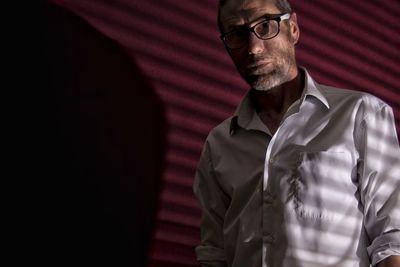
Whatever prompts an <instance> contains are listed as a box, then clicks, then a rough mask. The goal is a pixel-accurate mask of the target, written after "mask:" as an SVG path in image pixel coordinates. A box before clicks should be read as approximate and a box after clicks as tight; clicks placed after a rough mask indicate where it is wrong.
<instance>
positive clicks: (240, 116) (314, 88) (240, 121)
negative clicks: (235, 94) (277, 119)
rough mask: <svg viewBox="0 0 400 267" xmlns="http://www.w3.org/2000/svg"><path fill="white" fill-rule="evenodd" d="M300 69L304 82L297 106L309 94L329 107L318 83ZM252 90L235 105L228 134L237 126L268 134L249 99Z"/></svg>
mask: <svg viewBox="0 0 400 267" xmlns="http://www.w3.org/2000/svg"><path fill="white" fill-rule="evenodd" d="M300 69H301V70H303V71H304V74H305V75H304V76H305V83H304V89H303V94H302V96H301V98H300V101H299V102H300V105H299V108H300V107H301V105H302V104H303V102H304V101H306V99H307V98H308V97H310V96H311V97H315V98H316V99H317V100H319V101H320V102H321V103H322V104H324V106H325V107H326V108H327V109H329V103H328V101H327V99H326V96H325V92H324V91H323V89H322V88H321V87H320V86H319V85H318V83H316V82H315V81H314V80H313V78H312V77H311V76H310V74H309V73H308V72H307V70H306V69H305V68H303V67H300ZM253 90H254V89H250V90H248V91H247V93H246V94H245V96H244V97H243V99H242V101H241V102H240V104H239V106H238V107H237V109H236V111H235V113H234V115H233V117H232V120H231V123H230V135H233V134H234V133H235V130H236V129H237V127H241V128H243V129H246V130H259V131H262V132H265V133H267V134H270V133H269V130H268V128H267V127H266V126H265V124H264V123H263V122H262V121H261V119H260V117H259V116H258V114H257V112H256V111H255V109H254V105H253V103H252V100H251V97H252V92H253Z"/></svg>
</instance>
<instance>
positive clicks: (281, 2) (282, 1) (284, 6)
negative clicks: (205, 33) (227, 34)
mask: <svg viewBox="0 0 400 267" xmlns="http://www.w3.org/2000/svg"><path fill="white" fill-rule="evenodd" d="M228 1H229V0H219V2H218V15H217V23H218V28H219V31H220V33H222V32H223V27H222V22H221V12H222V7H223V6H224V5H225V4H226V3H227V2H228ZM273 1H274V3H275V6H276V7H277V8H278V10H279V11H280V12H282V13H292V7H291V6H290V3H289V2H288V1H287V0H273Z"/></svg>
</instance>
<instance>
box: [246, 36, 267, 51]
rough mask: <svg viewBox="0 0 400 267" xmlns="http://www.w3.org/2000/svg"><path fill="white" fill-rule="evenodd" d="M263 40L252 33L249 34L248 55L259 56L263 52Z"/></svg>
mask: <svg viewBox="0 0 400 267" xmlns="http://www.w3.org/2000/svg"><path fill="white" fill-rule="evenodd" d="M264 48H265V47H264V40H261V39H260V38H258V37H257V36H256V35H255V34H254V33H253V32H252V33H250V34H249V46H248V50H249V54H259V53H261V52H263V51H264Z"/></svg>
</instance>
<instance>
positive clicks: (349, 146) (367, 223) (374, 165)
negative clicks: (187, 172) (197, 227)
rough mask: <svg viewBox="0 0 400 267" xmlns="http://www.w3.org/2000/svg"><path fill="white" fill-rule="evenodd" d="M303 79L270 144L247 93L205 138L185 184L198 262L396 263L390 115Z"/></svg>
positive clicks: (367, 100)
mask: <svg viewBox="0 0 400 267" xmlns="http://www.w3.org/2000/svg"><path fill="white" fill-rule="evenodd" d="M304 72H305V74H306V75H305V79H306V81H305V83H304V84H305V88H304V90H303V94H302V96H301V97H300V99H299V100H298V101H296V102H295V103H294V104H293V106H292V107H291V108H290V109H288V112H287V114H285V119H284V120H283V123H281V125H280V126H279V128H278V130H277V131H276V133H275V134H274V136H270V135H269V134H268V130H267V127H266V126H265V125H264V124H263V123H262V121H261V119H260V118H259V116H258V114H257V112H256V110H255V109H254V108H253V107H252V105H251V99H250V94H251V90H249V92H247V93H246V95H245V96H244V98H243V99H242V101H241V103H240V104H239V106H238V108H237V109H236V111H235V113H234V115H233V116H232V117H231V118H230V119H227V120H225V121H224V122H222V123H221V124H220V125H218V126H217V127H215V128H214V129H213V130H212V131H211V132H210V134H209V135H208V137H207V141H206V146H207V147H208V148H207V149H205V151H203V153H202V156H201V158H200V164H199V166H198V170H197V172H196V177H195V183H194V186H193V188H194V192H195V195H196V197H197V198H198V199H199V203H200V205H201V208H202V210H203V217H202V221H201V228H202V231H201V233H202V244H203V245H200V246H198V247H197V249H196V253H197V257H198V259H199V261H200V263H202V262H204V263H207V266H218V264H217V263H216V264H213V260H217V259H219V260H221V259H224V260H225V261H226V263H227V265H228V266H229V267H243V266H256V267H295V266H302V267H313V266H318V267H322V266H335V267H366V266H370V265H371V264H372V265H375V264H376V263H378V262H380V261H382V260H383V259H384V258H386V257H388V256H390V255H400V252H399V249H395V248H399V247H400V218H399V217H400V216H399V214H400V203H399V202H400V198H399V197H398V193H396V192H398V191H399V186H400V177H399V173H400V148H399V144H398V140H397V134H396V129H395V126H394V116H393V111H392V109H391V108H390V107H389V106H388V105H387V104H386V103H384V102H383V101H381V100H380V99H378V98H376V97H374V96H372V95H370V94H367V93H362V92H358V91H351V90H346V89H339V88H334V87H330V86H326V85H322V84H317V83H316V82H315V81H314V80H313V79H312V78H311V77H310V75H309V74H308V73H307V71H306V70H305V69H304ZM241 129H243V130H244V131H243V130H241ZM260 131H262V132H260ZM208 161H209V162H210V164H201V162H208ZM207 174H209V175H207ZM211 176H212V177H211ZM199 182H201V183H199ZM199 184H206V185H207V187H202V188H200V187H198V186H196V185H199ZM372 189H373V190H372ZM202 190H206V191H202ZM382 207H384V208H382ZM211 210H217V211H218V214H213V212H210V211H211ZM213 216H214V217H213ZM215 216H216V217H219V216H221V217H220V218H223V221H222V222H221V220H220V218H216V217H215ZM382 218H384V219H382ZM210 244H215V247H213V246H212V245H210ZM205 245H207V246H205Z"/></svg>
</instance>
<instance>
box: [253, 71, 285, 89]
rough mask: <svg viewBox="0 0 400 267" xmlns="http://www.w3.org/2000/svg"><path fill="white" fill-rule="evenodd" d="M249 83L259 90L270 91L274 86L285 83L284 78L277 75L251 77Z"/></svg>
mask: <svg viewBox="0 0 400 267" xmlns="http://www.w3.org/2000/svg"><path fill="white" fill-rule="evenodd" d="M248 81H249V85H250V86H251V87H252V88H254V89H255V90H257V91H268V90H270V89H272V88H274V87H277V86H279V85H281V84H282V83H283V81H282V79H277V78H276V77H271V76H270V75H268V76H267V77H257V78H256V79H254V78H253V79H249V80H248Z"/></svg>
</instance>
